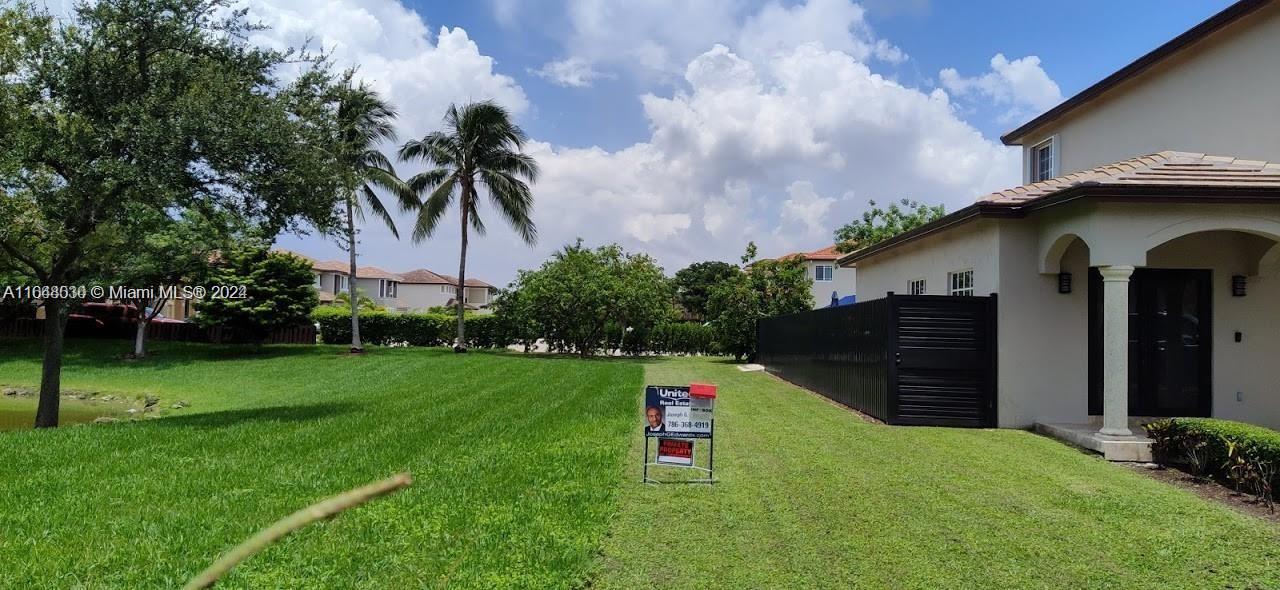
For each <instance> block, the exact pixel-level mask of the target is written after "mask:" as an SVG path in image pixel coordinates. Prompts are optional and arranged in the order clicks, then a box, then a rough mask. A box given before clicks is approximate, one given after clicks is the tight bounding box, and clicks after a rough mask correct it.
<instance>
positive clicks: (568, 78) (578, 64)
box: [530, 57, 612, 88]
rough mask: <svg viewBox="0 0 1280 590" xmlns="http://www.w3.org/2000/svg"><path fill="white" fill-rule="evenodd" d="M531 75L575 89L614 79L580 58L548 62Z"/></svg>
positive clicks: (531, 71)
mask: <svg viewBox="0 0 1280 590" xmlns="http://www.w3.org/2000/svg"><path fill="white" fill-rule="evenodd" d="M530 73H532V74H537V75H538V76H539V77H541V78H545V79H547V80H550V81H551V82H554V83H556V84H559V85H560V86H569V87H573V88H585V87H588V86H591V83H592V82H594V81H596V80H598V79H600V78H609V77H612V76H611V75H610V74H605V73H602V72H598V71H596V70H595V69H594V68H592V67H591V64H590V63H587V61H586V60H584V59H582V58H578V57H571V58H568V59H562V60H560V61H552V62H547V63H546V64H543V66H542V68H541V69H537V70H530Z"/></svg>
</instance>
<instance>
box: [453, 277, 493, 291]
mask: <svg viewBox="0 0 1280 590" xmlns="http://www.w3.org/2000/svg"><path fill="white" fill-rule="evenodd" d="M440 276H441V277H442V278H444V279H445V280H447V281H449V284H450V285H457V284H458V277H455V276H451V275H440ZM467 286H468V287H487V288H489V289H496V288H497V287H494V286H493V285H490V284H489V283H486V282H484V281H482V280H480V279H467Z"/></svg>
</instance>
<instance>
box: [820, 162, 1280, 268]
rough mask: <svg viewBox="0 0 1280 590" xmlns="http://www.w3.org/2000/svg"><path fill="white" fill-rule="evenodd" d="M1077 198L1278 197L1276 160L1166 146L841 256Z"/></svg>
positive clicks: (986, 198)
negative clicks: (982, 219)
mask: <svg viewBox="0 0 1280 590" xmlns="http://www.w3.org/2000/svg"><path fill="white" fill-rule="evenodd" d="M1081 198H1098V199H1108V200H1116V201H1130V202H1151V203H1170V202H1189V203H1203V202H1243V203H1248V202H1264V201H1265V202H1275V201H1280V163H1276V162H1263V161H1260V160H1244V159H1240V158H1233V157H1230V156H1210V155H1205V154H1195V153H1189V152H1174V151H1165V152H1158V153H1155V154H1149V155H1146V156H1139V157H1137V158H1131V159H1128V160H1123V161H1120V162H1116V163H1114V164H1107V165H1105V166H1099V167H1097V168H1091V169H1089V170H1082V171H1080V172H1074V173H1071V174H1068V175H1066V176H1061V177H1058V178H1051V179H1049V180H1046V181H1043V182H1036V183H1032V184H1025V185H1022V186H1017V187H1014V188H1011V189H1006V190H1003V191H998V192H994V193H991V194H988V195H983V196H981V197H979V198H978V200H977V202H976V203H974V204H973V205H970V206H968V207H965V208H964V209H961V210H959V211H956V212H954V213H951V214H950V215H947V216H945V217H943V218H941V219H938V220H936V221H932V222H930V223H927V224H925V225H922V226H920V227H917V228H915V229H913V230H911V231H909V232H905V233H901V234H898V235H896V236H894V237H892V238H889V239H887V240H884V241H883V242H879V243H876V244H873V245H871V246H868V247H866V248H862V249H860V250H855V251H854V252H851V253H849V254H846V255H844V256H842V257H841V258H840V260H839V263H840V264H841V265H843V266H848V265H850V264H852V263H854V262H857V261H859V260H862V259H864V258H867V257H869V256H872V255H874V254H877V253H879V252H883V251H885V250H888V249H890V248H894V247H896V246H898V245H901V244H904V243H907V242H910V241H913V240H916V239H918V238H922V237H924V236H927V235H930V234H933V233H937V232H940V231H944V230H947V229H950V228H951V227H954V226H956V225H959V224H961V223H964V222H967V221H970V220H972V219H974V218H977V217H1024V216H1026V215H1027V214H1028V213H1030V212H1032V211H1035V210H1038V209H1043V208H1045V207H1051V206H1053V205H1058V204H1061V203H1066V202H1070V201H1073V200H1076V199H1081Z"/></svg>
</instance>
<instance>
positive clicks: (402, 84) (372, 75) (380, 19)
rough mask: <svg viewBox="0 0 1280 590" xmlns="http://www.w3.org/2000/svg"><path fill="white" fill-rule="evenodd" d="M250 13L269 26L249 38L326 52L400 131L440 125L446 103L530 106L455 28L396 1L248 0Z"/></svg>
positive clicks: (416, 132)
mask: <svg viewBox="0 0 1280 590" xmlns="http://www.w3.org/2000/svg"><path fill="white" fill-rule="evenodd" d="M247 6H248V8H249V18H250V19H251V20H255V21H259V22H262V23H263V24H265V25H267V26H268V28H267V29H266V30H263V31H259V32H257V33H255V34H254V36H253V38H252V41H253V42H255V43H258V44H260V45H263V46H267V47H274V48H280V49H283V48H286V47H297V46H300V45H302V44H303V43H304V42H305V41H307V40H308V39H311V41H312V44H313V46H314V47H316V48H320V49H325V50H329V51H332V53H333V58H334V59H335V61H336V62H337V63H338V64H340V65H343V66H346V65H356V64H358V65H359V68H360V69H359V75H360V77H361V78H362V79H364V80H366V81H367V82H369V83H370V84H371V85H372V86H373V87H374V88H375V89H377V90H378V91H379V92H382V93H383V94H384V95H385V96H387V98H388V99H390V100H391V102H392V103H393V104H395V105H396V106H397V107H398V108H399V109H400V114H401V119H400V129H401V135H402V136H404V137H417V136H421V135H422V134H424V133H426V132H427V131H429V130H431V129H435V128H437V127H438V126H439V122H440V118H441V116H442V115H443V113H444V111H445V108H446V107H447V106H448V105H449V103H452V102H466V101H472V100H483V99H493V100H496V101H497V102H499V103H500V104H502V105H504V106H506V107H507V108H508V109H510V110H512V111H513V112H515V113H522V112H524V111H525V110H527V109H528V107H529V101H528V99H527V98H526V97H525V94H524V90H523V89H521V88H520V86H519V85H518V84H517V83H516V82H515V80H514V79H512V78H511V77H509V76H505V75H502V74H499V73H497V72H496V71H495V64H494V60H493V58H491V57H489V56H486V55H483V54H482V53H481V52H480V49H479V47H477V46H476V44H475V42H474V41H472V40H471V39H470V37H468V35H467V32H466V31H465V30H463V29H462V28H461V27H455V28H449V27H441V28H440V29H439V30H438V31H437V33H436V35H435V38H434V40H433V39H432V34H431V33H432V31H431V29H430V28H429V27H428V26H427V23H426V22H425V21H423V19H422V17H421V16H419V15H418V13H416V12H414V11H412V10H410V9H408V8H406V7H405V6H404V5H403V4H401V3H400V2H398V1H396V0H320V1H309V0H249V1H248V2H247Z"/></svg>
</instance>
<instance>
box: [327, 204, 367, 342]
mask: <svg viewBox="0 0 1280 590" xmlns="http://www.w3.org/2000/svg"><path fill="white" fill-rule="evenodd" d="M353 198H354V197H353ZM351 201H352V199H351V198H348V199H347V253H348V254H350V255H351V266H350V275H349V276H348V277H347V295H348V296H349V297H350V298H351V352H364V345H363V344H362V343H361V342H360V301H359V299H360V298H359V297H358V296H357V295H356V222H355V218H354V217H353V216H352V205H351ZM334 280H337V279H336V278H335V279H334Z"/></svg>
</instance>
